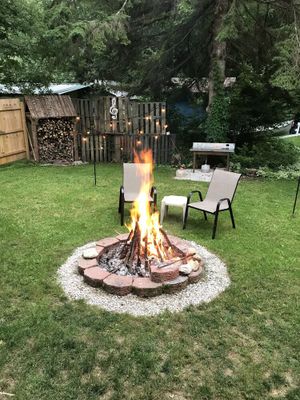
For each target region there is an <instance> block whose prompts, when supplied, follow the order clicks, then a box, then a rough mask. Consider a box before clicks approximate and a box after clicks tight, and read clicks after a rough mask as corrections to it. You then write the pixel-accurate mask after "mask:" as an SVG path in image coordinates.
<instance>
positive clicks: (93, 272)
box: [83, 267, 111, 287]
mask: <svg viewBox="0 0 300 400" xmlns="http://www.w3.org/2000/svg"><path fill="white" fill-rule="evenodd" d="M110 274H111V273H110V272H108V271H106V269H104V268H100V267H92V268H88V269H86V270H85V271H84V273H83V278H84V281H85V282H86V283H88V284H89V285H91V286H94V287H99V286H102V283H103V280H104V279H105V278H107V277H108V276H109V275H110Z"/></svg>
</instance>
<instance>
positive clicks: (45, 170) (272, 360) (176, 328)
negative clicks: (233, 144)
mask: <svg viewBox="0 0 300 400" xmlns="http://www.w3.org/2000/svg"><path fill="white" fill-rule="evenodd" d="M173 175H174V171H172V170H170V169H168V168H163V167H159V168H157V171H156V185H157V188H158V192H159V200H161V198H162V196H163V195H166V194H183V195H186V194H187V193H188V192H189V191H190V190H191V189H196V188H199V187H200V188H201V189H202V190H203V191H204V192H205V191H206V188H207V184H204V183H201V184H196V183H195V182H188V181H174V180H173V179H171V177H172V176H173ZM98 181H99V183H98V186H97V187H96V188H95V187H94V186H93V179H92V166H83V167H35V166H30V165H28V166H27V165H23V164H19V165H18V164H17V165H15V166H13V167H4V168H0V185H1V186H0V188H1V191H0V243H1V253H0V261H1V264H0V268H1V279H0V301H1V303H0V392H8V393H12V394H15V397H13V398H14V399H21V400H42V399H45V400H46V399H47V400H49V399H54V400H65V399H66V400H67V399H78V400H85V399H86V400H94V399H103V400H117V399H120V400H123V399H132V400H150V399H151V400H154V399H158V400H168V399H173V400H188V399H195V400H202V399H205V400H208V399H214V400H223V399H228V400H239V399H248V400H249V399H252V400H258V399H289V400H296V399H299V398H300V393H299V387H298V384H299V381H298V379H299V376H300V370H299V358H298V356H299V348H300V347H299V297H298V296H299V264H300V246H299V243H300V204H299V207H298V210H297V214H296V217H294V218H292V217H291V211H292V206H293V199H294V194H295V190H296V181H276V182H273V181H263V180H247V181H244V180H243V181H241V183H240V185H239V188H238V191H237V195H236V199H235V203H234V212H235V217H236V224H237V229H236V230H233V229H232V228H231V225H230V218H229V216H228V215H226V213H222V214H221V218H220V223H219V226H218V232H217V238H216V240H214V241H212V240H211V228H212V218H210V219H209V221H208V222H205V221H204V220H203V217H202V215H201V214H200V213H196V212H194V213H193V212H191V215H190V219H189V223H188V227H187V229H186V230H185V231H182V230H181V212H180V210H177V211H176V212H174V213H173V214H172V213H171V215H170V216H169V217H168V218H166V220H165V228H166V229H167V231H168V232H169V233H172V234H175V235H178V236H181V237H183V238H186V239H189V240H194V241H196V242H198V243H200V244H202V245H204V246H206V247H207V248H208V249H209V250H210V251H212V252H214V253H216V254H217V255H218V256H219V257H221V258H222V259H223V260H224V261H225V262H226V263H227V265H228V268H229V274H230V277H231V280H232V284H231V286H230V287H229V289H227V290H226V291H225V292H224V293H223V294H222V295H221V296H219V297H218V298H217V299H215V300H214V301H213V302H212V303H210V304H208V305H205V306H199V307H191V308H189V309H187V310H186V311H184V312H181V313H178V314H170V313H164V314H162V315H160V316H157V317H151V318H146V317H145V318H135V317H132V316H129V315H118V314H112V313H108V312H105V311H102V310H100V309H98V308H95V307H92V306H87V305H86V304H85V303H84V302H82V301H78V302H76V301H72V302H71V301H69V300H68V299H67V298H66V297H65V295H64V293H63V292H62V289H61V288H60V286H59V285H58V283H57V278H56V272H57V269H58V267H59V266H60V265H61V264H62V263H63V262H64V261H65V260H66V258H67V257H68V256H69V255H70V254H71V252H72V251H73V250H74V248H76V247H77V246H80V245H83V244H85V243H87V242H88V241H91V240H95V239H99V238H102V237H105V236H109V235H115V234H116V232H125V229H124V228H121V227H120V226H119V217H118V213H117V203H118V189H119V185H120V183H121V166H116V165H99V166H98ZM8 398H10V397H8V396H7V395H3V394H2V395H1V394H0V399H1V400H2V399H8Z"/></svg>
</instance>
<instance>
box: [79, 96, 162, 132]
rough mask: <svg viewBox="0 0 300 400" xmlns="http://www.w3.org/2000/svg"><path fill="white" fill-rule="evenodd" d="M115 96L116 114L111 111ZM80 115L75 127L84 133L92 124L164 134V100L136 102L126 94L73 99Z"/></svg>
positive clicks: (109, 129)
mask: <svg viewBox="0 0 300 400" xmlns="http://www.w3.org/2000/svg"><path fill="white" fill-rule="evenodd" d="M113 99H115V100H116V109H117V111H118V112H117V114H116V118H115V119H114V118H113V115H111V113H110V108H111V106H112V102H113ZM73 103H74V106H75V109H76V111H77V113H78V115H79V116H80V122H79V124H78V125H77V128H78V131H79V132H81V133H86V132H87V131H89V130H90V129H91V126H92V125H93V126H94V127H95V129H96V130H97V131H98V132H100V133H129V134H130V133H131V134H138V133H141V134H146V135H154V134H165V133H166V104H165V102H147V103H145V102H143V103H140V102H136V101H131V100H129V99H128V98H127V97H112V96H102V97H95V98H90V99H73Z"/></svg>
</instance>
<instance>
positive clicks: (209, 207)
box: [189, 199, 229, 214]
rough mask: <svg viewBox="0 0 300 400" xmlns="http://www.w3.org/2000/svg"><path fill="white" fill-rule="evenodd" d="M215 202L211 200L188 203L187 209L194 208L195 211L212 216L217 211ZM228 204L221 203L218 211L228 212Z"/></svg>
mask: <svg viewBox="0 0 300 400" xmlns="http://www.w3.org/2000/svg"><path fill="white" fill-rule="evenodd" d="M217 205H218V202H217V201H212V200H207V199H205V200H203V201H196V202H195V203H189V207H192V208H196V209H197V210H201V211H207V212H208V213H211V214H214V213H215V212H216V210H217ZM228 208H229V206H228V202H227V201H223V202H222V203H221V205H220V208H219V211H223V210H228Z"/></svg>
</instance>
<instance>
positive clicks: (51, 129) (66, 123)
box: [37, 118, 74, 163]
mask: <svg viewBox="0 0 300 400" xmlns="http://www.w3.org/2000/svg"><path fill="white" fill-rule="evenodd" d="M73 130H74V123H73V121H72V120H70V119H68V118H61V119H57V118H48V119H43V120H40V121H39V127H38V129H37V138H38V145H39V156H40V161H41V162H50V163H51V162H57V161H60V162H71V161H73Z"/></svg>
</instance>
